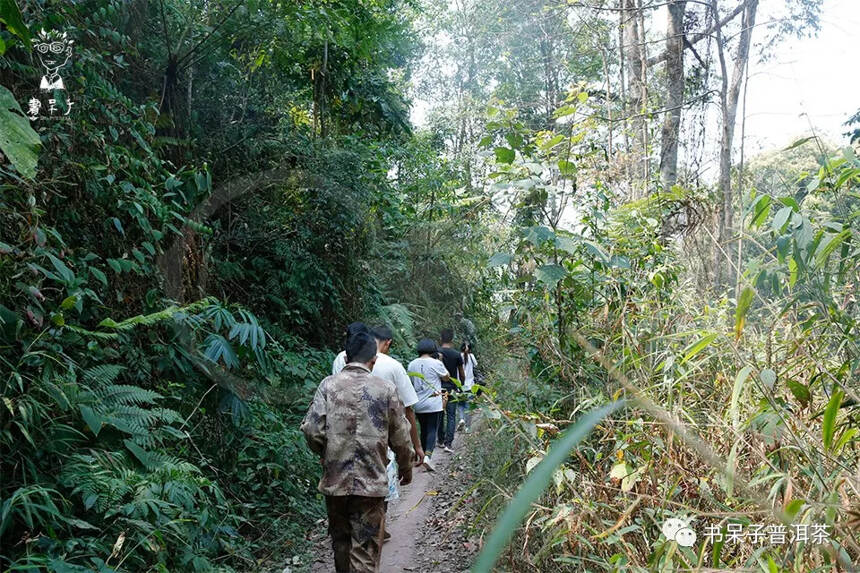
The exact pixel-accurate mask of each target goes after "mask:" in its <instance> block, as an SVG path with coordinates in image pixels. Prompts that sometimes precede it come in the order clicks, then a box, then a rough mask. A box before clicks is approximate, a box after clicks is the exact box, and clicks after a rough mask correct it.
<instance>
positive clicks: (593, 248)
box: [582, 241, 609, 263]
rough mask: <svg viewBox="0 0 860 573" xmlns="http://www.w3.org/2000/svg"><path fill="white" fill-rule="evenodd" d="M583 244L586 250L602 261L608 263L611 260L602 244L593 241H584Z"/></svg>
mask: <svg viewBox="0 0 860 573" xmlns="http://www.w3.org/2000/svg"><path fill="white" fill-rule="evenodd" d="M582 244H583V245H585V250H586V251H588V252H589V253H590V254H591V255H592V256H594V257H595V258H597V259H599V260H600V262H602V263H606V262H608V261H609V255H607V254H606V251H604V250H603V249H602V248H601V247H600V245H598V244H597V243H595V242H593V241H583V242H582Z"/></svg>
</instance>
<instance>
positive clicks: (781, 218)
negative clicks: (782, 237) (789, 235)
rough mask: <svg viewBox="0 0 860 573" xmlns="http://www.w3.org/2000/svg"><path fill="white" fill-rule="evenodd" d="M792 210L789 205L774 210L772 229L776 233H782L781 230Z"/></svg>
mask: <svg viewBox="0 0 860 573" xmlns="http://www.w3.org/2000/svg"><path fill="white" fill-rule="evenodd" d="M793 212H794V210H793V209H792V208H791V207H783V208H782V209H780V210H779V211H777V212H776V216H774V218H773V223H772V226H773V230H774V231H776V233H777V234H782V231H783V230H784V229H785V225H786V223H788V218H789V217H790V216H791V214H792V213H793Z"/></svg>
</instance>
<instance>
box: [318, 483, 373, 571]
mask: <svg viewBox="0 0 860 573" xmlns="http://www.w3.org/2000/svg"><path fill="white" fill-rule="evenodd" d="M325 507H326V510H327V511H328V532H329V535H331V544H332V547H333V548H334V566H335V570H336V571H337V572H338V573H376V572H377V571H379V554H380V550H381V548H382V535H383V524H384V522H385V500H384V499H383V498H381V497H363V496H360V495H337V496H334V495H327V496H325Z"/></svg>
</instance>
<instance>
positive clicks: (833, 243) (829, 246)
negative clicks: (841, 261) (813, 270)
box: [815, 229, 851, 268]
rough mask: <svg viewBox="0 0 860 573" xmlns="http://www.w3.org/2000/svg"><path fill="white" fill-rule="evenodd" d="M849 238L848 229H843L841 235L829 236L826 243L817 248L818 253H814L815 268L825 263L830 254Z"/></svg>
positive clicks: (849, 232) (849, 231)
mask: <svg viewBox="0 0 860 573" xmlns="http://www.w3.org/2000/svg"><path fill="white" fill-rule="evenodd" d="M850 236H851V230H850V229H845V230H844V231H842V232H841V233H837V234H835V235H830V236H829V237H828V239H827V242H826V243H823V244H822V245H821V246H819V247H818V251H817V252H816V253H815V266H817V267H819V268H820V267H821V266H822V264H823V263H824V262H825V261H827V257H829V256H830V253H832V252H833V250H834V249H835V248H836V247H838V246H839V245H840V244H841V243H842V241H844V240H845V239H847V238H848V237H850Z"/></svg>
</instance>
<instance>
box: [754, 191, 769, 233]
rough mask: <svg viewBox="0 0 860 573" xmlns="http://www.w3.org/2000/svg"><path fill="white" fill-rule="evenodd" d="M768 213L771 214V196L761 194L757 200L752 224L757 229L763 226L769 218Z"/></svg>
mask: <svg viewBox="0 0 860 573" xmlns="http://www.w3.org/2000/svg"><path fill="white" fill-rule="evenodd" d="M768 215H770V196H768V195H760V196H759V198H758V199H756V202H755V210H754V213H753V218H752V221H750V226H751V227H754V228H756V229H757V228H759V227H761V225H762V223H764V222H765V221H766V220H767V217H768Z"/></svg>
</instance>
